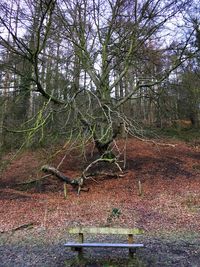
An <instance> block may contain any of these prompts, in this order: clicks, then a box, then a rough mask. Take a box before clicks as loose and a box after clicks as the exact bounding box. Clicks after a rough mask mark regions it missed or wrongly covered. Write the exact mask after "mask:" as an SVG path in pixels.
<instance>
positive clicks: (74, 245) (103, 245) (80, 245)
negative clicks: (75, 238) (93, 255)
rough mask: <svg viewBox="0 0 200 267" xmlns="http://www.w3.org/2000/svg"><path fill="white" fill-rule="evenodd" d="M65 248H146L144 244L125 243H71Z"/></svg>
mask: <svg viewBox="0 0 200 267" xmlns="http://www.w3.org/2000/svg"><path fill="white" fill-rule="evenodd" d="M64 246H65V247H72V248H84V247H88V248H90V247H91V248H97V247H99V248H100V247H101V248H141V247H144V245H143V244H124V243H114V244H112V243H73V242H69V243H66V244H64Z"/></svg>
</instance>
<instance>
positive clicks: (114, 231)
mask: <svg viewBox="0 0 200 267" xmlns="http://www.w3.org/2000/svg"><path fill="white" fill-rule="evenodd" d="M69 233H70V234H77V235H78V242H77V243H73V242H69V243H66V244H65V245H64V246H65V247H71V248H72V249H73V250H75V251H77V252H78V256H79V258H82V256H83V248H84V247H86V248H87V247H88V248H89V247H90V248H96V247H101V248H128V249H129V256H130V257H133V255H134V253H135V252H136V248H141V247H144V245H143V244H135V243H134V238H133V236H134V235H138V234H142V233H143V231H142V230H140V229H137V228H134V229H124V228H109V227H100V228H98V227H91V228H86V227H76V228H70V229H69ZM85 234H90V235H93V234H95V235H98V234H100V235H127V237H128V243H88V242H84V235H85Z"/></svg>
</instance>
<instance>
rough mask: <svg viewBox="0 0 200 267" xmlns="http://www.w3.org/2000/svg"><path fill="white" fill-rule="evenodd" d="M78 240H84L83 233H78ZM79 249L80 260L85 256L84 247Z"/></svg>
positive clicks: (80, 241) (81, 241)
mask: <svg viewBox="0 0 200 267" xmlns="http://www.w3.org/2000/svg"><path fill="white" fill-rule="evenodd" d="M78 241H79V243H83V242H84V237H83V234H82V233H79V234H78ZM77 251H78V258H79V260H81V259H82V258H83V248H78V249H77Z"/></svg>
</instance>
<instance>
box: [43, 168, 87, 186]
mask: <svg viewBox="0 0 200 267" xmlns="http://www.w3.org/2000/svg"><path fill="white" fill-rule="evenodd" d="M42 171H43V172H48V173H50V174H52V175H54V176H56V177H57V178H59V179H60V180H62V181H64V182H65V183H66V184H70V185H71V186H73V187H77V186H81V185H82V183H83V181H82V178H81V177H80V178H76V179H71V178H69V177H67V176H65V175H64V174H63V173H62V172H60V171H58V170H57V169H56V168H54V167H51V166H48V165H44V166H43V167H42Z"/></svg>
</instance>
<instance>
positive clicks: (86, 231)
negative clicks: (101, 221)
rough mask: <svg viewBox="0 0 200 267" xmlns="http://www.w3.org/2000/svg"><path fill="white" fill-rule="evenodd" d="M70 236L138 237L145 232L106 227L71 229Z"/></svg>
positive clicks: (136, 229) (134, 229) (135, 229)
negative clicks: (110, 235) (80, 234)
mask: <svg viewBox="0 0 200 267" xmlns="http://www.w3.org/2000/svg"><path fill="white" fill-rule="evenodd" d="M68 232H69V233H70V234H79V233H83V234H106V235H109V234H113V235H138V234H142V233H143V231H142V230H141V229H138V228H133V229H125V228H110V227H109V228H108V227H107V228H106V227H90V228H87V227H75V228H70V229H69V231H68Z"/></svg>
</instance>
